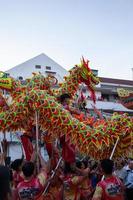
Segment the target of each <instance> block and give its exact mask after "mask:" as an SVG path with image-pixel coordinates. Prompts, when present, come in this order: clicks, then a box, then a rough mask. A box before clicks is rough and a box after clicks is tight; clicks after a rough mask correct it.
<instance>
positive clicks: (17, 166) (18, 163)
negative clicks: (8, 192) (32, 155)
mask: <svg viewBox="0 0 133 200" xmlns="http://www.w3.org/2000/svg"><path fill="white" fill-rule="evenodd" d="M22 164H23V158H21V159H16V160H14V161H13V162H12V164H11V169H12V170H13V189H15V188H16V187H17V185H18V184H19V183H20V182H21V181H23V180H24V177H23V173H22Z"/></svg>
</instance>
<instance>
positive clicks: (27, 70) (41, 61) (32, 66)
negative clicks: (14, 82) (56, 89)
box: [6, 53, 68, 82]
mask: <svg viewBox="0 0 133 200" xmlns="http://www.w3.org/2000/svg"><path fill="white" fill-rule="evenodd" d="M37 65H38V66H41V68H36V66H37ZM48 67H50V68H51V69H47V68H48ZM33 72H41V73H42V74H44V75H47V74H48V73H52V74H54V76H55V77H56V78H57V79H58V81H59V82H62V81H63V77H64V76H66V75H67V73H68V72H67V70H66V69H64V68H63V67H62V66H61V65H59V64H58V63H56V62H55V61H54V60H52V59H51V58H50V57H48V56H47V55H45V54H44V53H42V54H40V55H38V56H36V57H34V58H31V59H29V60H27V61H25V62H23V63H22V64H19V65H17V66H15V67H13V68H11V69H9V70H8V71H6V73H9V74H10V76H13V77H14V78H18V77H23V79H26V78H30V77H31V76H32V73H33Z"/></svg>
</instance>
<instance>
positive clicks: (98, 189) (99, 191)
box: [92, 186, 102, 200]
mask: <svg viewBox="0 0 133 200" xmlns="http://www.w3.org/2000/svg"><path fill="white" fill-rule="evenodd" d="M101 199H102V188H101V187H100V186H97V187H96V190H95V193H94V195H93V198H92V200H101Z"/></svg>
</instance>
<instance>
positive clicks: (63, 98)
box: [59, 93, 71, 103]
mask: <svg viewBox="0 0 133 200" xmlns="http://www.w3.org/2000/svg"><path fill="white" fill-rule="evenodd" d="M70 98H71V95H70V94H67V93H65V94H62V95H61V96H60V97H59V101H60V102H61V103H63V101H64V100H65V99H70Z"/></svg>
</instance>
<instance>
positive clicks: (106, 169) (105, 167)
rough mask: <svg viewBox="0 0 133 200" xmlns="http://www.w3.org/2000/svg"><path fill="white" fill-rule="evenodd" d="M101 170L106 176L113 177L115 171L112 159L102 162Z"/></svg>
mask: <svg viewBox="0 0 133 200" xmlns="http://www.w3.org/2000/svg"><path fill="white" fill-rule="evenodd" d="M101 168H102V171H103V173H104V174H105V175H111V174H112V172H113V169H114V162H113V161H112V160H110V159H104V160H102V161H101Z"/></svg>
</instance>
